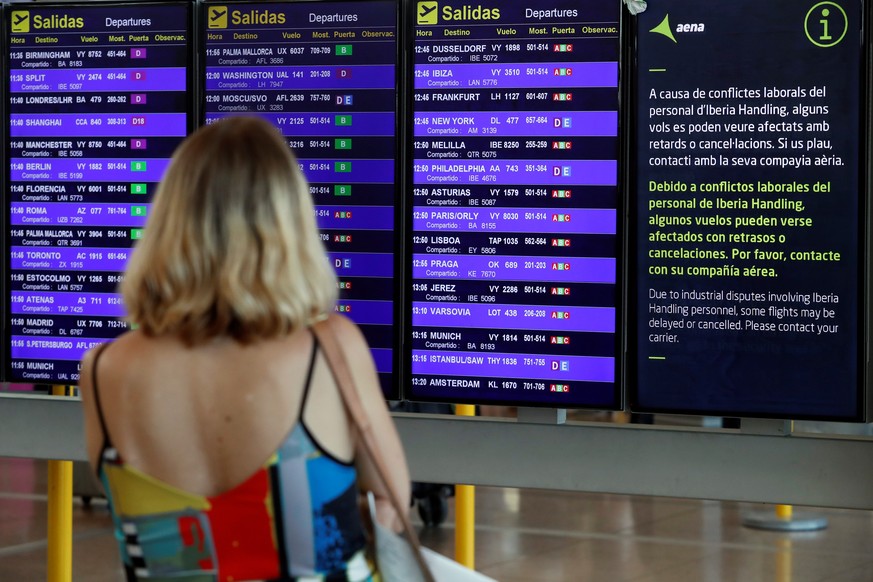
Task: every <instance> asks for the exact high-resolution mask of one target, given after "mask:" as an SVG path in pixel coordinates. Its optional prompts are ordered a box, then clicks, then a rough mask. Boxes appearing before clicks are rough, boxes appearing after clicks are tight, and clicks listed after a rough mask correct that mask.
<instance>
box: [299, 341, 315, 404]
mask: <svg viewBox="0 0 873 582" xmlns="http://www.w3.org/2000/svg"><path fill="white" fill-rule="evenodd" d="M317 355H318V336H317V335H315V332H314V331H313V332H312V354H311V355H310V356H309V371H308V372H306V383H305V384H304V385H303V398H302V399H301V400H300V420H301V421H302V420H303V411H304V410H306V401H307V400H308V399H309V387H310V386H312V373H313V371H314V370H315V356H317Z"/></svg>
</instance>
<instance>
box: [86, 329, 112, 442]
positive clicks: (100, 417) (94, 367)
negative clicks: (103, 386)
mask: <svg viewBox="0 0 873 582" xmlns="http://www.w3.org/2000/svg"><path fill="white" fill-rule="evenodd" d="M108 345H109V343H108V342H107V343H105V344H100V346H99V347H98V348H97V350H96V351H95V352H94V364H93V365H92V366H91V384H92V385H93V386H94V405H95V406H96V407H97V419H98V420H99V421H100V431H101V432H102V433H103V448H102V450H105V449H106V447H108V446H110V444H111V443H110V442H109V432H108V431H107V430H106V419H105V418H104V417H103V407H102V406H101V405H100V388H99V386H98V383H97V364H98V363H100V356H102V355H103V352H104V351H106V346H108Z"/></svg>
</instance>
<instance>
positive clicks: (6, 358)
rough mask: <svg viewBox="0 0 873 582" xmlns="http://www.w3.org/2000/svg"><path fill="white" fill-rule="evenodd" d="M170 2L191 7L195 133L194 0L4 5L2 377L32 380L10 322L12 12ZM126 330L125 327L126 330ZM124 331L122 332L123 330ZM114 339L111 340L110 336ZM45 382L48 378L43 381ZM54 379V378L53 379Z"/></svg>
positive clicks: (189, 77)
mask: <svg viewBox="0 0 873 582" xmlns="http://www.w3.org/2000/svg"><path fill="white" fill-rule="evenodd" d="M167 5H175V6H185V7H186V8H187V20H188V22H187V34H188V39H189V40H188V43H187V47H186V48H187V58H186V64H185V67H186V82H187V84H188V91H187V93H188V98H187V102H186V111H185V114H186V117H187V120H186V125H187V133H188V134H191V133H192V132H193V131H194V130H195V129H196V125H195V121H196V117H195V101H196V100H195V95H194V91H195V87H196V85H195V73H196V71H195V61H194V52H195V51H194V46H195V45H194V42H195V38H194V36H193V35H194V29H195V27H194V12H195V10H194V2H192V1H189V0H147V1H145V2H135V1H128V2H125V1H123V0H107V1H103V0H95V1H83V0H72V1H69V2H65V1H63V0H61V1H57V2H12V3H9V4H6V5H5V6H4V12H3V37H2V42H3V48H4V51H3V56H2V60H3V67H2V69H0V70H2V71H3V77H4V79H3V89H2V94H3V108H4V109H3V110H2V111H3V114H4V115H3V118H4V121H3V123H4V134H3V145H2V151H3V160H4V164H5V167H4V169H3V173H2V180H3V193H2V200H3V209H4V212H3V218H2V221H3V228H4V236H3V243H4V244H5V248H4V249H3V254H4V258H3V263H2V268H3V275H2V283H3V285H4V286H5V287H4V288H3V292H4V299H3V308H4V312H3V327H2V338H3V344H4V345H3V350H2V358H3V361H2V368H0V369H2V372H3V374H4V376H3V378H2V380H3V381H5V382H22V383H30V382H32V380H30V379H26V378H20V377H18V376H17V375H16V374H15V371H14V370H12V368H11V364H12V337H11V327H10V325H9V318H10V317H11V313H12V293H11V292H10V291H9V290H10V289H11V284H10V283H11V281H10V280H9V278H10V276H11V273H12V257H11V255H10V253H9V249H10V248H11V246H12V245H11V242H12V241H11V240H10V239H11V237H10V228H11V214H10V206H9V204H10V202H9V200H10V198H11V197H10V196H9V194H8V191H7V188H8V185H9V184H10V182H11V179H12V167H11V166H10V164H9V157H10V156H9V154H10V147H9V142H10V140H11V138H10V133H11V132H10V130H11V127H10V117H9V111H8V109H6V105H7V104H8V103H9V97H10V95H11V77H10V74H9V71H10V68H9V67H10V51H11V50H12V46H11V45H10V44H9V40H10V36H11V31H10V30H9V27H10V24H9V20H8V19H7V16H8V15H9V14H11V11H12V10H15V9H17V8H21V9H27V10H31V11H34V10H36V11H40V10H52V9H59V8H87V9H89V10H98V11H99V10H100V9H102V8H130V9H132V10H141V9H142V8H145V7H151V6H167ZM123 332H124V330H122V333H123ZM119 335H121V334H119ZM110 341H111V340H110ZM41 383H42V384H45V382H41ZM49 383H53V382H49ZM65 384H69V385H77V384H78V381H73V380H72V379H71V380H70V382H65Z"/></svg>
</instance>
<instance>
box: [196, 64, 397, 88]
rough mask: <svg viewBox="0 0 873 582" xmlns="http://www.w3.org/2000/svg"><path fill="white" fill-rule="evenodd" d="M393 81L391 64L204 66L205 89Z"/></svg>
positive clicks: (371, 85)
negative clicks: (205, 67)
mask: <svg viewBox="0 0 873 582" xmlns="http://www.w3.org/2000/svg"><path fill="white" fill-rule="evenodd" d="M396 84H397V79H396V73H395V67H394V65H348V66H344V67H337V66H324V65H322V66H315V67H313V66H309V67H284V66H283V67H227V68H222V67H208V68H207V69H206V90H207V91H227V90H233V91H240V90H244V89H257V90H258V91H264V90H267V91H269V90H274V91H278V90H282V89H293V90H296V91H301V90H309V89H393V88H394V87H395V86H396Z"/></svg>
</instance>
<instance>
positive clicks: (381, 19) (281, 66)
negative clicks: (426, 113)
mask: <svg viewBox="0 0 873 582" xmlns="http://www.w3.org/2000/svg"><path fill="white" fill-rule="evenodd" d="M205 12H206V14H205V17H204V18H203V22H204V26H205V27H206V30H205V31H204V36H205V39H206V41H205V51H206V55H205V66H206V76H205V77H206V78H205V91H204V98H205V107H204V111H205V117H206V123H211V122H213V121H215V120H217V119H220V118H222V117H224V116H227V115H234V114H237V115H238V114H249V115H252V114H256V115H259V116H261V117H263V118H265V119H267V120H269V121H271V122H272V123H273V124H275V125H276V126H277V127H278V128H279V129H280V130H281V131H282V133H283V135H285V136H286V137H287V139H288V144H289V145H290V146H291V148H292V149H293V150H294V151H295V153H296V154H297V158H298V161H299V163H300V167H301V170H303V173H304V175H305V176H306V178H307V180H308V181H309V184H310V192H311V193H312V195H313V198H314V199H315V204H316V218H317V220H318V225H319V227H320V229H321V237H322V240H323V241H324V243H325V245H326V247H327V250H328V253H329V255H330V259H331V261H332V263H333V265H334V268H335V269H336V273H337V275H338V277H339V286H340V301H339V303H338V305H337V308H336V309H337V311H339V312H341V313H343V314H345V315H347V316H348V317H349V318H351V319H352V320H353V321H355V322H356V323H357V324H358V325H359V326H360V327H361V329H362V331H363V332H364V335H365V336H366V338H367V341H368V342H369V344H370V347H371V348H372V353H373V357H374V359H375V361H376V368H377V371H378V372H379V376H380V381H381V384H382V390H383V392H384V393H385V395H386V396H387V397H390V398H397V397H398V396H399V390H398V387H397V386H396V380H395V379H394V369H395V365H394V362H395V357H396V356H395V354H396V348H397V343H398V340H397V338H398V337H399V336H398V332H397V330H396V329H395V325H394V324H395V321H396V320H397V317H396V314H395V311H396V309H398V308H397V307H396V306H397V302H396V294H397V293H396V287H397V285H399V282H397V280H396V279H395V276H396V273H397V265H396V263H397V261H398V260H399V259H398V258H397V257H398V250H397V245H398V242H397V239H396V236H395V230H396V224H397V222H398V221H399V219H400V217H399V215H398V213H397V212H396V211H395V205H396V202H397V196H398V187H397V182H398V172H399V167H398V164H397V159H396V158H397V150H398V146H397V135H398V129H397V126H398V119H397V103H398V98H397V78H398V67H397V60H398V44H397V24H398V8H397V3H396V2H394V1H378V0H377V1H372V2H295V3H270V4H228V3H217V4H209V5H207V6H206V9H205Z"/></svg>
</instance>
